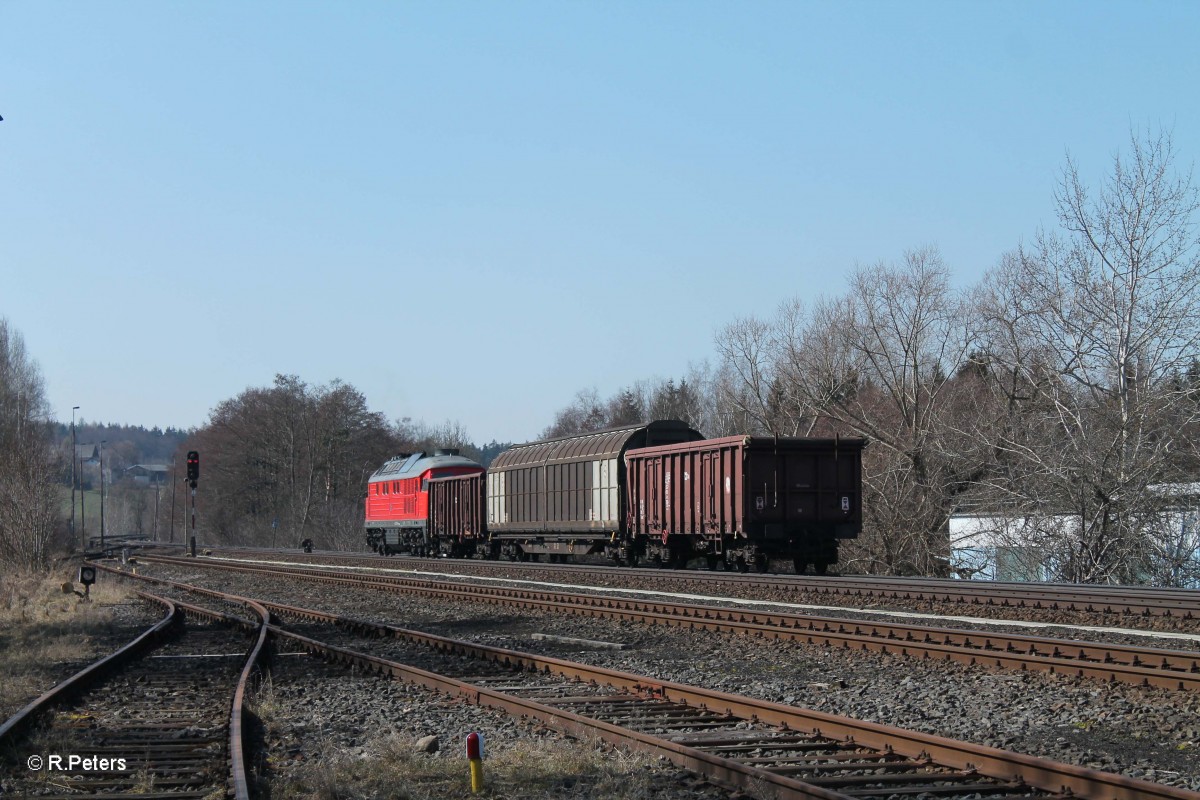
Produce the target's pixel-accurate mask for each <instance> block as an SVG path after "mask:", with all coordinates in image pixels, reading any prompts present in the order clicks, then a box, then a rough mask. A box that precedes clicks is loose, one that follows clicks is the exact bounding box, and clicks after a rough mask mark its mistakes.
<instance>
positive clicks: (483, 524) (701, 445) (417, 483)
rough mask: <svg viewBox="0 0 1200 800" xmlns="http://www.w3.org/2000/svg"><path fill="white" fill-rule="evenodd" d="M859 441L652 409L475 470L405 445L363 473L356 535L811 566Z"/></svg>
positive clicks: (854, 464)
mask: <svg viewBox="0 0 1200 800" xmlns="http://www.w3.org/2000/svg"><path fill="white" fill-rule="evenodd" d="M863 446H864V441H863V440H862V439H841V438H834V439H789V438H775V437H770V438H768V437H751V436H733V437H725V438H722V439H703V438H702V436H701V434H700V433H699V432H697V431H695V430H693V429H692V428H690V427H688V426H687V425H686V424H684V423H682V422H678V421H674V420H658V421H655V422H649V423H643V424H639V425H629V426H624V427H620V428H612V429H609V430H604V431H595V432H592V433H586V434H580V435H577V436H566V437H561V438H558V439H548V440H545V441H540V442H530V443H528V444H523V445H517V446H515V447H512V448H510V449H508V450H506V451H504V452H503V453H501V454H500V455H498V456H497V457H496V459H495V460H494V461H493V462H492V464H491V466H490V467H489V468H488V469H487V470H486V471H485V470H484V469H483V468H482V467H481V466H480V465H478V464H476V463H475V462H472V461H470V460H468V459H465V458H462V457H460V456H458V455H457V453H455V452H453V451H438V453H435V455H434V456H424V454H421V453H418V454H416V455H413V456H407V457H405V458H397V459H393V460H392V461H389V462H388V463H387V464H385V465H384V467H382V468H381V469H380V470H379V471H378V472H376V473H375V475H374V476H372V478H371V487H370V489H369V491H368V496H367V520H366V527H367V543H368V545H369V546H370V547H371V548H372V549H373V550H376V551H378V552H380V553H382V554H385V555H386V554H389V553H394V552H400V551H408V552H412V553H414V554H418V555H446V556H454V557H472V556H476V557H482V558H508V559H512V560H526V559H534V560H537V559H539V558H540V557H541V556H542V555H546V556H547V557H548V558H549V559H550V560H551V561H555V560H562V559H565V558H566V557H567V556H570V555H582V554H600V555H604V556H607V557H609V558H611V559H612V560H614V561H616V562H617V563H621V564H628V565H634V564H637V563H639V562H641V561H648V562H650V563H653V564H655V565H663V564H669V565H673V566H684V565H686V564H687V562H688V561H690V560H691V559H693V558H703V559H704V560H705V561H706V562H707V564H708V567H709V568H710V569H716V568H717V566H719V565H724V567H725V568H726V569H737V570H741V571H747V570H749V569H751V568H753V569H756V570H758V571H765V570H766V569H767V567H768V565H769V563H770V560H771V559H773V558H788V559H791V560H792V562H793V564H794V566H795V569H796V571H797V572H804V571H805V570H806V569H807V568H808V567H809V566H811V567H812V568H813V569H814V570H815V571H816V572H818V573H824V572H825V571H826V570H827V569H828V567H829V566H830V565H831V564H834V563H836V562H837V560H838V543H839V541H841V540H844V539H852V538H855V537H857V536H858V534H859V532H860V531H861V529H862V505H861V496H862V449H863ZM452 453H453V454H452ZM406 481H408V482H407V483H406ZM397 491H399V492H400V493H401V494H400V497H401V498H403V499H399V502H397V500H398V498H396V496H395V494H396V492H397ZM406 492H407V493H409V494H405V493H406Z"/></svg>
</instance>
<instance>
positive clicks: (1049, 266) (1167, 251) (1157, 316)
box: [981, 134, 1200, 581]
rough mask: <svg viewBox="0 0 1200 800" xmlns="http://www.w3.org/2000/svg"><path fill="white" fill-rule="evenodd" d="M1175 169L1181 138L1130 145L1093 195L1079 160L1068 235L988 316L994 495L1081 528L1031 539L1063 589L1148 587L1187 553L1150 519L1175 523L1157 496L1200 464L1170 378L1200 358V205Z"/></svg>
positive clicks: (1044, 242) (1033, 260) (1068, 194)
mask: <svg viewBox="0 0 1200 800" xmlns="http://www.w3.org/2000/svg"><path fill="white" fill-rule="evenodd" d="M1173 162H1174V152H1173V146H1172V141H1171V138H1170V136H1169V135H1166V134H1158V135H1156V136H1147V137H1144V138H1138V137H1137V136H1136V135H1132V136H1131V142H1130V152H1129V153H1128V155H1126V156H1121V155H1118V156H1116V157H1115V158H1114V161H1113V168H1112V172H1111V174H1110V175H1109V176H1108V177H1107V178H1106V179H1105V180H1104V181H1103V182H1102V184H1101V185H1100V187H1099V189H1097V190H1095V191H1093V190H1089V188H1088V187H1087V186H1086V184H1085V183H1084V181H1083V180H1082V179H1081V178H1080V175H1079V170H1078V167H1077V165H1076V164H1075V162H1074V161H1073V160H1072V159H1070V158H1068V160H1067V165H1066V167H1065V169H1064V170H1063V173H1062V177H1061V180H1060V183H1059V188H1058V191H1057V192H1056V196H1055V199H1056V202H1057V206H1058V218H1059V223H1060V226H1061V229H1062V230H1061V231H1042V232H1040V233H1039V234H1038V236H1037V238H1036V240H1035V241H1034V243H1033V245H1032V246H1031V247H1029V248H1021V249H1020V250H1019V251H1018V252H1016V253H1014V254H1011V255H1009V256H1008V257H1006V258H1005V260H1004V261H1003V262H1002V264H1001V265H1000V266H999V267H998V268H997V269H996V270H995V271H994V272H993V273H992V275H991V276H990V277H989V280H988V284H987V289H986V291H985V293H984V299H983V301H982V303H981V308H982V309H983V316H984V319H985V320H986V321H987V323H988V327H987V332H988V341H987V351H988V352H989V353H990V355H991V358H992V359H993V360H994V369H993V370H992V377H993V382H992V388H993V390H994V391H995V392H996V393H997V396H998V397H999V399H1000V401H1001V404H1002V405H1003V407H1004V408H1005V409H1006V415H1007V419H1006V422H1005V424H1002V425H999V426H997V427H996V428H995V429H994V434H995V435H993V437H992V444H993V446H994V447H995V448H996V451H997V453H998V461H999V462H1000V463H1001V465H1002V466H1003V469H1000V470H998V471H997V473H996V477H995V479H993V480H991V481H989V482H988V487H989V488H990V489H991V490H992V492H993V493H994V494H998V493H1000V492H1008V493H1011V494H1013V495H1015V496H1016V498H1015V499H1017V500H1019V502H1020V503H1021V504H1022V506H1023V507H1024V508H1025V509H1026V511H1027V512H1028V513H1040V514H1046V515H1053V514H1062V513H1070V514H1073V515H1077V516H1078V519H1079V521H1080V522H1079V533H1078V535H1077V536H1071V537H1057V538H1055V537H1047V538H1046V539H1045V540H1042V541H1037V542H1035V544H1037V545H1038V546H1042V547H1046V548H1048V549H1049V550H1050V551H1051V552H1052V553H1053V555H1054V558H1053V563H1054V564H1055V566H1056V569H1057V572H1058V575H1057V577H1061V578H1064V579H1067V580H1076V581H1137V580H1142V579H1144V578H1146V577H1147V576H1148V575H1152V574H1153V573H1155V572H1156V567H1155V566H1154V564H1153V563H1151V562H1152V561H1153V560H1154V559H1153V558H1152V554H1153V553H1155V552H1168V551H1172V552H1174V551H1177V549H1178V548H1177V547H1176V546H1175V545H1174V544H1172V543H1171V542H1169V541H1158V540H1156V535H1155V534H1154V532H1153V531H1154V529H1155V526H1153V525H1149V524H1148V523H1147V522H1146V520H1148V519H1150V518H1151V517H1153V516H1155V515H1160V516H1161V515H1162V514H1163V513H1166V508H1167V504H1168V501H1167V500H1166V498H1165V496H1164V494H1163V492H1161V491H1156V490H1155V488H1154V487H1155V486H1156V485H1160V484H1163V483H1166V482H1170V481H1178V480H1179V479H1180V477H1181V475H1182V474H1183V469H1182V468H1181V467H1182V465H1183V464H1184V463H1185V462H1188V461H1190V462H1191V463H1193V464H1194V463H1195V452H1194V439H1191V438H1189V437H1186V436H1184V435H1182V434H1183V433H1184V432H1185V431H1189V430H1194V428H1195V424H1196V421H1197V414H1196V406H1195V405H1194V404H1193V405H1190V406H1189V405H1188V403H1187V402H1186V399H1187V389H1186V387H1185V386H1184V385H1183V384H1181V383H1180V382H1179V381H1177V380H1174V378H1176V377H1177V376H1179V375H1180V374H1182V373H1184V372H1186V370H1187V369H1188V368H1189V367H1190V365H1191V362H1192V360H1193V359H1194V358H1195V356H1196V353H1197V351H1198V345H1200V239H1198V237H1197V231H1196V225H1195V214H1196V210H1197V208H1198V207H1200V198H1198V195H1197V191H1196V189H1195V188H1193V186H1192V184H1191V177H1190V175H1185V176H1179V175H1177V174H1176V173H1175V172H1174V170H1173Z"/></svg>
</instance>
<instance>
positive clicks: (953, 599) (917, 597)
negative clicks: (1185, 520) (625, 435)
mask: <svg viewBox="0 0 1200 800" xmlns="http://www.w3.org/2000/svg"><path fill="white" fill-rule="evenodd" d="M218 549H221V550H222V551H223V552H228V553H247V554H252V555H255V556H262V555H263V554H264V553H276V554H277V553H278V551H274V550H251V549H246V548H218ZM287 555H288V557H289V558H291V557H295V558H305V559H317V558H320V559H322V560H324V561H330V560H338V561H342V562H343V563H353V564H363V565H370V564H379V563H380V562H381V561H382V557H380V556H368V555H361V556H345V555H338V554H321V555H319V556H318V555H312V556H303V555H301V554H296V553H289V554H287ZM404 561H405V563H413V564H422V565H429V566H430V567H431V568H435V567H437V566H440V567H442V568H445V566H446V565H447V564H448V563H449V564H453V565H454V567H455V568H456V569H466V570H470V571H472V572H477V573H496V572H501V571H511V570H513V569H519V570H522V571H533V572H537V571H553V572H557V573H562V572H575V573H577V574H579V575H581V576H586V577H589V578H602V579H603V578H613V579H623V580H629V579H637V578H646V579H651V580H654V579H662V580H674V581H682V582H684V583H692V584H696V585H700V586H703V585H712V584H713V583H717V584H726V583H727V584H733V585H739V586H747V587H756V588H766V589H772V590H779V591H791V592H812V593H815V594H818V595H826V596H850V597H856V598H867V597H869V598H875V599H882V600H891V601H909V602H912V601H923V602H947V603H957V604H965V605H972V606H983V607H994V608H1001V609H1040V610H1058V611H1075V612H1089V613H1110V614H1121V615H1137V616H1164V617H1177V618H1182V619H1200V591H1197V590H1194V589H1173V588H1165V587H1146V586H1129V585H1103V586H1102V585H1098V584H1096V585H1093V584H1061V583H1054V584H1047V583H1033V582H1029V583H1021V582H1000V581H962V580H952V579H944V578H902V577H894V576H812V575H782V574H737V573H728V572H706V571H702V570H671V569H651V568H635V569H631V568H628V567H625V568H614V567H607V566H593V565H583V564H545V563H524V562H521V563H518V562H495V561H480V560H477V559H437V558H417V557H406V558H405V559H404Z"/></svg>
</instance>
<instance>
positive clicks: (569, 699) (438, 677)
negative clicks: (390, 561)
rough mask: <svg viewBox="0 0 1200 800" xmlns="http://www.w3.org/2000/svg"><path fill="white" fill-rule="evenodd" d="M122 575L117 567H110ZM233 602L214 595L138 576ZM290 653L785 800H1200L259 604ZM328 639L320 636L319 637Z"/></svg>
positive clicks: (787, 709) (825, 717)
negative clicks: (281, 622)
mask: <svg viewBox="0 0 1200 800" xmlns="http://www.w3.org/2000/svg"><path fill="white" fill-rule="evenodd" d="M114 571H116V570H114ZM136 577H138V578H140V579H142V580H146V581H152V582H155V583H158V584H161V585H166V586H169V587H171V588H172V589H173V590H175V591H181V592H192V593H198V594H201V595H204V596H207V597H212V598H219V599H221V600H223V601H226V602H230V601H233V602H236V601H239V600H240V601H244V600H245V599H244V598H237V597H235V596H232V595H227V594H224V593H221V592H216V591H214V590H210V589H203V588H199V587H194V586H188V585H186V584H179V583H175V582H172V581H166V580H162V579H157V578H150V577H145V576H136ZM259 602H260V603H261V605H263V606H264V607H266V608H269V609H270V610H271V612H272V613H273V614H274V615H275V618H276V619H280V620H285V621H286V624H285V625H272V626H271V627H270V631H271V634H272V635H273V636H275V637H276V638H277V640H278V641H279V643H280V645H281V649H282V648H283V647H289V648H301V649H304V650H306V651H308V652H311V653H314V654H318V655H320V656H321V657H323V658H326V659H329V660H332V661H336V662H340V663H345V664H350V665H355V666H357V667H359V668H361V669H365V670H368V671H371V672H375V673H379V674H381V675H387V676H391V677H395V678H398V679H400V680H403V681H407V682H411V683H415V684H418V685H421V686H425V687H427V688H430V689H434V690H436V691H438V692H443V693H446V694H450V695H455V696H459V697H461V698H463V699H464V700H465V701H467V702H470V703H475V704H479V705H484V706H489V707H492V708H497V709H501V710H504V711H506V712H508V713H510V714H514V715H521V716H526V717H532V718H535V719H538V720H540V721H542V722H545V723H547V724H549V725H552V726H554V727H557V728H559V729H561V730H565V731H568V732H572V733H575V734H580V735H587V736H596V737H599V738H601V739H604V740H605V741H608V742H612V743H614V744H619V745H621V746H624V747H628V748H632V749H637V750H642V751H646V752H650V753H653V754H656V755H662V756H666V757H667V758H669V759H671V760H672V761H673V762H674V763H676V764H678V765H680V766H684V767H687V768H689V769H692V770H694V771H697V772H700V773H701V774H704V775H706V776H708V777H709V778H711V779H713V780H715V781H717V782H719V783H723V784H726V785H731V786H738V787H743V788H746V787H752V788H753V789H754V790H755V791H756V793H766V792H769V793H771V794H772V795H773V796H774V797H776V798H780V799H781V800H782V799H783V798H820V799H821V800H847V799H848V798H879V799H880V800H882V798H897V797H906V796H912V797H940V798H948V799H950V800H955V799H957V798H962V799H963V800H965V799H966V798H1000V797H1004V798H1017V797H1027V798H1049V797H1053V798H1068V797H1070V798H1097V799H1099V798H1103V799H1104V800H1134V798H1139V799H1141V800H1158V799H1160V798H1161V799H1162V800H1167V799H1168V798H1170V799H1172V800H1200V793H1197V792H1192V791H1188V790H1184V789H1177V788H1173V787H1167V786H1163V785H1160V784H1153V783H1148V782H1145V781H1139V780H1135V779H1132V778H1127V777H1124V776H1119V775H1114V774H1111V773H1104V772H1097V771H1093V770H1088V769H1084V768H1080V767H1075V766H1071V765H1066V764H1060V763H1057V762H1053V761H1048V760H1045V759H1038V758H1034V757H1031V756H1025V755H1020V754H1016V753H1011V752H1007V751H1003V750H998V749H995V748H989V747H983V746H978V745H972V744H968V743H964V742H956V741H952V740H949V739H944V738H940V737H936V736H931V735H928V734H921V733H915V732H912V731H906V730H902V729H899V728H893V727H889V726H884V725H879V724H875V723H867V722H862V721H858V720H853V719H849V718H845V717H837V716H834V715H830V714H825V713H821V712H815V711H809V710H806V709H801V708H796V707H792V706H786V705H781V704H777V703H771V702H768V701H762V700H756V699H753V698H749V697H744V696H739V695H731V694H726V693H722V692H717V691H713V690H709V689H705V688H702V687H696V686H687V685H683V684H678V683H672V682H667V681H661V680H657V679H654V678H649V677H646V676H640V675H634V674H630V673H626V672H620V671H617V670H612V669H607V668H602V667H591V666H587V665H583V664H578V663H575V662H571V661H566V660H562V659H557V658H550V657H545V656H538V655H533V654H528V653H521V652H517V651H513V650H507V649H503V648H495V647H488V646H485V645H479V644H474V643H470V642H462V641H457V640H454V639H449V638H446V637H441V636H435V635H432V634H426V633H421V632H417V631H410V630H405V629H403V628H399V627H396V626H391V625H383V624H378V623H373V622H368V621H364V620H357V619H350V618H346V617H341V616H338V615H334V614H329V613H326V612H323V611H320V610H316V609H307V608H300V607H296V606H291V605H286V604H280V603H270V602H262V601H259ZM318 637H319V638H318Z"/></svg>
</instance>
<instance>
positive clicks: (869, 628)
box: [146, 556, 1200, 691]
mask: <svg viewBox="0 0 1200 800" xmlns="http://www.w3.org/2000/svg"><path fill="white" fill-rule="evenodd" d="M146 560H147V561H161V562H163V563H171V564H180V565H184V566H188V567H193V566H203V567H208V568H212V569H223V570H227V571H234V572H244V573H250V574H261V575H273V576H276V577H281V576H286V577H294V578H301V579H305V580H310V581H316V582H323V583H332V584H340V585H346V586H355V587H359V588H369V589H380V590H384V591H391V592H406V593H412V594H419V595H422V596H432V597H440V598H446V599H453V600H467V601H471V602H484V603H490V604H494V605H510V606H517V607H520V608H531V607H532V608H540V609H543V610H547V611H565V612H568V613H574V614H581V615H585V616H593V617H601V616H603V617H613V618H617V619H624V620H632V621H638V622H643V623H648V624H662V625H674V626H677V627H688V628H702V629H707V630H714V631H720V632H725V633H738V634H742V635H748V636H763V637H768V638H775V639H785V640H791V641H800V642H805V643H808V644H817V645H823V646H831V647H841V648H846V649H857V650H868V651H875V652H882V653H891V654H894V655H904V656H914V657H919V658H927V659H937V660H947V661H957V662H960V663H964V664H967V665H977V666H983V667H989V668H999V669H1015V670H1036V671H1043V672H1050V673H1053V674H1058V675H1067V676H1079V677H1086V678H1091V679H1096V680H1102V681H1119V682H1122V683H1129V684H1133V685H1137V686H1156V687H1160V688H1166V689H1173V690H1182V691H1200V651H1186V650H1170V649H1165V648H1149V647H1134V646H1130V645H1118V644H1105V643H1095V642H1083V641H1075V640H1070V639H1057V638H1053V637H1041V636H1029V635H1025V634H1014V633H1000V632H987V633H984V632H979V631H970V630H961V629H956V628H940V627H933V626H926V625H908V624H902V623H893V622H871V621H864V620H851V619H845V618H840V617H820V616H811V615H806V614H788V613H778V612H765V611H750V610H745V609H739V608H729V607H724V606H707V605H691V604H681V603H667V602H661V601H653V600H641V599H636V598H629V597H616V596H611V595H591V594H577V593H564V592H556V591H551V590H539V589H529V588H508V587H501V586H479V585H473V584H464V583H457V582H450V581H429V580H423V579H420V578H407V577H399V576H380V575H356V576H347V575H344V574H334V573H331V572H330V571H329V570H321V569H316V568H312V567H297V568H279V567H273V566H261V565H249V564H236V563H231V562H215V561H208V560H192V559H187V560H183V559H178V560H177V559H170V558H162V557H158V556H155V557H148V558H146Z"/></svg>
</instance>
